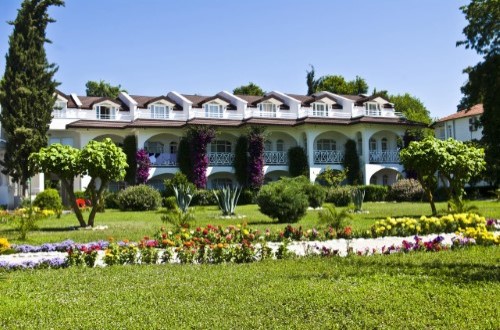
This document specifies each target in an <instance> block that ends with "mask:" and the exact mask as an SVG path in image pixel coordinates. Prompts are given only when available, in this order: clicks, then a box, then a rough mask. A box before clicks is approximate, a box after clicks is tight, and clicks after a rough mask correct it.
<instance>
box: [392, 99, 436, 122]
mask: <svg viewBox="0 0 500 330" xmlns="http://www.w3.org/2000/svg"><path fill="white" fill-rule="evenodd" d="M388 99H389V102H391V103H394V108H395V109H396V110H397V111H399V112H402V113H403V114H404V116H405V117H406V118H407V119H408V120H412V121H417V122H420V123H425V124H430V123H431V122H432V119H431V116H430V112H429V110H427V108H426V107H425V106H424V104H423V103H422V101H420V100H419V99H418V98H417V97H415V96H412V95H410V94H408V93H405V94H403V95H389V98H388Z"/></svg>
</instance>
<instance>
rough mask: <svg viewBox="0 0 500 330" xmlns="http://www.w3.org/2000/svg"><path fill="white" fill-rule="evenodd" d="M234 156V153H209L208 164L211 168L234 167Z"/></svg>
mask: <svg viewBox="0 0 500 330" xmlns="http://www.w3.org/2000/svg"><path fill="white" fill-rule="evenodd" d="M233 162H234V154H233V153H232V152H209V153H208V164H209V165H210V166H232V165H233Z"/></svg>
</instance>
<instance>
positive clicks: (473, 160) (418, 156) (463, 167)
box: [400, 136, 485, 214]
mask: <svg viewBox="0 0 500 330" xmlns="http://www.w3.org/2000/svg"><path fill="white" fill-rule="evenodd" d="M400 159H401V162H402V163H403V164H404V166H405V168H408V169H411V170H413V171H415V172H416V173H417V178H418V181H420V184H421V185H422V188H423V189H424V191H425V193H426V195H427V199H428V200H429V203H430V205H431V209H432V214H436V213H437V210H436V206H435V204H434V196H433V193H434V191H435V190H436V189H437V186H438V177H437V174H438V173H439V174H440V175H442V176H443V177H444V178H445V179H446V180H447V184H448V185H447V186H446V188H447V191H448V196H449V198H450V199H451V200H453V202H454V204H455V205H456V206H457V207H461V206H462V204H463V203H462V198H463V195H464V187H465V184H466V183H467V182H469V180H470V179H471V178H473V177H474V176H477V175H478V174H479V173H481V172H482V171H483V170H484V165H485V162H484V150H483V149H480V148H475V147H473V146H468V145H467V144H465V143H463V142H460V141H457V140H453V139H448V140H446V141H443V140H439V139H436V138H434V137H432V136H429V137H427V138H425V139H424V140H422V141H413V142H411V143H410V145H409V146H408V147H407V148H405V149H403V150H401V152H400Z"/></svg>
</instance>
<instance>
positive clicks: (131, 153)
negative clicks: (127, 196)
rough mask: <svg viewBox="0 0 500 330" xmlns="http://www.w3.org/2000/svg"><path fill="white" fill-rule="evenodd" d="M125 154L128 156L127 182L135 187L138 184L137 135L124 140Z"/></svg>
mask: <svg viewBox="0 0 500 330" xmlns="http://www.w3.org/2000/svg"><path fill="white" fill-rule="evenodd" d="M123 152H124V153H125V155H127V164H128V167H127V169H126V171H127V172H126V174H125V181H126V182H127V183H128V184H129V185H131V186H133V185H135V183H136V173H137V159H136V154H137V138H136V137H135V135H128V136H126V137H125V139H123Z"/></svg>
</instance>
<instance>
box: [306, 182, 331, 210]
mask: <svg viewBox="0 0 500 330" xmlns="http://www.w3.org/2000/svg"><path fill="white" fill-rule="evenodd" d="M303 187H304V188H303V189H304V192H305V193H306V195H307V199H308V202H309V206H310V207H312V208H318V207H321V206H322V205H323V203H324V202H325V198H326V190H325V188H323V187H322V186H320V185H319V184H312V183H309V182H308V183H307V184H306V185H304V186H303Z"/></svg>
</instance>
